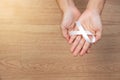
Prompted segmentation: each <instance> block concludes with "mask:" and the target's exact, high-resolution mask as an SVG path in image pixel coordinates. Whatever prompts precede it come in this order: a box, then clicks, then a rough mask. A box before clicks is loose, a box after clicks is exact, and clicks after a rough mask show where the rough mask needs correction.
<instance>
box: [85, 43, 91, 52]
mask: <svg viewBox="0 0 120 80" xmlns="http://www.w3.org/2000/svg"><path fill="white" fill-rule="evenodd" d="M91 47H92V44H90V46H89V48H88V49H87V51H86V53H87V54H88V53H90V48H91Z"/></svg>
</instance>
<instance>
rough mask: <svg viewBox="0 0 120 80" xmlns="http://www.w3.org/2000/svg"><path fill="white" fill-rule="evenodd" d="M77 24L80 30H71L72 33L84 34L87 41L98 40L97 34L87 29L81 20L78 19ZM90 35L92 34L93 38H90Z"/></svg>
mask: <svg viewBox="0 0 120 80" xmlns="http://www.w3.org/2000/svg"><path fill="white" fill-rule="evenodd" d="M76 26H77V27H78V29H79V31H71V32H70V35H82V36H83V38H84V39H85V40H86V41H87V42H89V43H94V42H95V40H96V39H95V36H94V35H93V34H92V33H91V32H90V31H86V30H85V29H84V28H83V27H82V25H81V23H80V22H78V21H77V22H76ZM88 35H90V36H92V38H91V39H90V38H89V36H88Z"/></svg>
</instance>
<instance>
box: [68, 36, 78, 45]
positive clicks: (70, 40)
mask: <svg viewBox="0 0 120 80" xmlns="http://www.w3.org/2000/svg"><path fill="white" fill-rule="evenodd" d="M76 37H77V36H71V37H70V39H69V44H71V43H73V42H74V40H75V39H76Z"/></svg>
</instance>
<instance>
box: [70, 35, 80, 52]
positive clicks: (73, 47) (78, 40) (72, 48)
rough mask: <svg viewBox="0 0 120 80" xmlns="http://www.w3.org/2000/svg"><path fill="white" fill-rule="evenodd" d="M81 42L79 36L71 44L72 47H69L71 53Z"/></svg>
mask: <svg viewBox="0 0 120 80" xmlns="http://www.w3.org/2000/svg"><path fill="white" fill-rule="evenodd" d="M80 40H81V36H77V38H76V39H75V41H74V42H73V44H72V47H71V49H70V50H71V52H73V51H74V50H75V48H76V47H77V45H78V44H79V42H80Z"/></svg>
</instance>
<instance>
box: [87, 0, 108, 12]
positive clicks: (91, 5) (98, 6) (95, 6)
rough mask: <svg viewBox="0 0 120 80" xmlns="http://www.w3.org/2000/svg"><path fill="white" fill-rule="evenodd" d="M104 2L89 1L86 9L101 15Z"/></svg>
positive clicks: (101, 0) (99, 0)
mask: <svg viewBox="0 0 120 80" xmlns="http://www.w3.org/2000/svg"><path fill="white" fill-rule="evenodd" d="M105 1H106V0H89V2H88V5H87V9H90V10H95V11H97V12H98V13H100V14H101V12H102V10H103V7H104V4H105Z"/></svg>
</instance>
